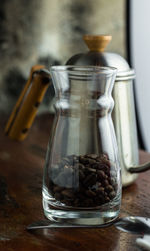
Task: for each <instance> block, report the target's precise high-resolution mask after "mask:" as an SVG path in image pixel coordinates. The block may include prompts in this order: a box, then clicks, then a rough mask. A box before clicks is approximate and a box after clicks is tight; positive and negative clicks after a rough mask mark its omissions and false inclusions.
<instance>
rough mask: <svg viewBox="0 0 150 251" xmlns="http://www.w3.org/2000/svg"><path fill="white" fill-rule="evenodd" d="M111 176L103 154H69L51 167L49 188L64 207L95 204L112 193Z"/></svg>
mask: <svg viewBox="0 0 150 251" xmlns="http://www.w3.org/2000/svg"><path fill="white" fill-rule="evenodd" d="M110 166H111V168H110ZM115 178H116V170H115V167H114V168H113V164H111V162H110V161H109V159H108V156H107V155H105V154H102V155H100V156H98V155H97V154H87V155H80V156H76V155H70V156H66V157H64V158H63V159H62V161H60V162H59V163H58V164H57V165H56V164H55V166H53V167H52V168H51V172H50V182H49V190H50V193H51V195H52V196H53V197H54V198H55V199H56V200H58V201H60V202H61V203H64V204H65V205H66V206H69V207H70V206H72V207H98V206H101V205H103V204H104V203H108V202H109V201H111V200H112V199H113V198H114V197H115V196H116V191H117V184H116V179H115Z"/></svg>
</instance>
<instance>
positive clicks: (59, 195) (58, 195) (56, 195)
mask: <svg viewBox="0 0 150 251" xmlns="http://www.w3.org/2000/svg"><path fill="white" fill-rule="evenodd" d="M54 197H55V199H56V200H61V198H62V195H61V194H60V193H55V194H54Z"/></svg>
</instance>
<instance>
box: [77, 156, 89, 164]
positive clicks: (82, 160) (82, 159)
mask: <svg viewBox="0 0 150 251" xmlns="http://www.w3.org/2000/svg"><path fill="white" fill-rule="evenodd" d="M79 161H80V162H81V163H82V164H88V163H89V161H88V159H87V158H85V157H84V156H80V157H79Z"/></svg>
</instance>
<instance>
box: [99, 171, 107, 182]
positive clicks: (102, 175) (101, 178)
mask: <svg viewBox="0 0 150 251" xmlns="http://www.w3.org/2000/svg"><path fill="white" fill-rule="evenodd" d="M97 175H98V178H100V180H103V179H105V173H104V171H97Z"/></svg>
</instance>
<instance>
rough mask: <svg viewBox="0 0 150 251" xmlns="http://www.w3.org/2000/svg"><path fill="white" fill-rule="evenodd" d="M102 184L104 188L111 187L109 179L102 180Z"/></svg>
mask: <svg viewBox="0 0 150 251" xmlns="http://www.w3.org/2000/svg"><path fill="white" fill-rule="evenodd" d="M102 184H103V186H104V187H106V186H108V185H109V181H108V179H107V178H105V179H104V180H102Z"/></svg>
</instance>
